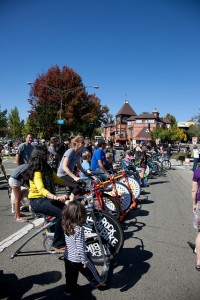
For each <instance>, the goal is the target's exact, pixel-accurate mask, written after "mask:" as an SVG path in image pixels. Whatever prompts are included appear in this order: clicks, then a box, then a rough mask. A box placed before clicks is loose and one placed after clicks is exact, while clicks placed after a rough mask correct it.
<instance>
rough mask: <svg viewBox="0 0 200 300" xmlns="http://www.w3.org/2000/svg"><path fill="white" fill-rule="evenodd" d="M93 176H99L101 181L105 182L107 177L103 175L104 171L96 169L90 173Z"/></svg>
mask: <svg viewBox="0 0 200 300" xmlns="http://www.w3.org/2000/svg"><path fill="white" fill-rule="evenodd" d="M92 172H93V173H94V175H97V176H99V177H100V178H101V179H102V180H103V181H106V180H107V179H108V176H107V175H106V174H105V173H104V171H103V170H102V169H101V168H97V169H96V170H95V171H92Z"/></svg>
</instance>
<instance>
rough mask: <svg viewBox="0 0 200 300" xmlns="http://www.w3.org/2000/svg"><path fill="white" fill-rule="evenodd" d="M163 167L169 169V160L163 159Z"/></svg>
mask: <svg viewBox="0 0 200 300" xmlns="http://www.w3.org/2000/svg"><path fill="white" fill-rule="evenodd" d="M163 167H164V169H166V170H170V169H171V167H172V166H171V162H170V161H169V160H164V161H163Z"/></svg>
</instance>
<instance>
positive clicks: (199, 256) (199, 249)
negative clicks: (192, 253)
mask: <svg viewBox="0 0 200 300" xmlns="http://www.w3.org/2000/svg"><path fill="white" fill-rule="evenodd" d="M196 253H197V266H199V270H200V232H198V234H197V237H196Z"/></svg>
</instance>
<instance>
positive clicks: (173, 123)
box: [165, 113, 177, 126]
mask: <svg viewBox="0 0 200 300" xmlns="http://www.w3.org/2000/svg"><path fill="white" fill-rule="evenodd" d="M165 118H166V119H168V120H169V121H170V122H171V125H172V126H174V125H177V121H176V118H175V117H174V116H173V115H171V114H169V113H168V114H166V116H165Z"/></svg>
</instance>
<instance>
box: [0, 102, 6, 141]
mask: <svg viewBox="0 0 200 300" xmlns="http://www.w3.org/2000/svg"><path fill="white" fill-rule="evenodd" d="M6 115H7V110H6V109H5V110H4V111H1V106H0V135H1V136H3V137H5V136H6V135H7V131H8V130H7V117H6Z"/></svg>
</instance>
